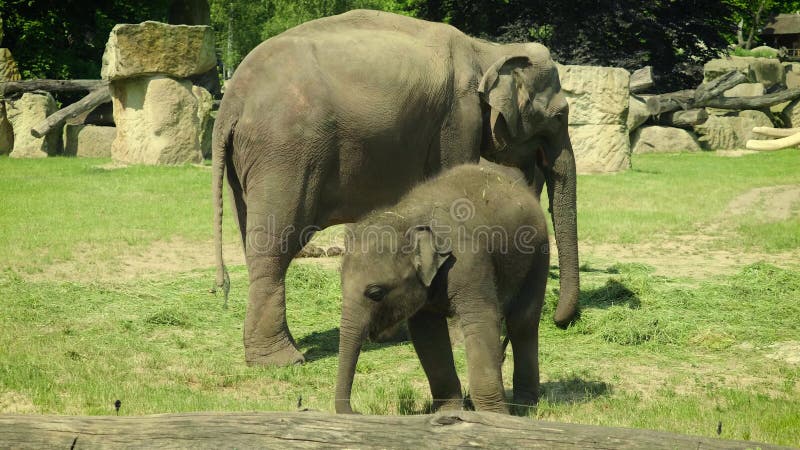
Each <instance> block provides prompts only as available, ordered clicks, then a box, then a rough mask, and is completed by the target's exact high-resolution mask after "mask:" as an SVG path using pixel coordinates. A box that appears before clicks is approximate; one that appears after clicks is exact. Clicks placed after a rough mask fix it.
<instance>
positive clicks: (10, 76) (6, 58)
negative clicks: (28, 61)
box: [0, 48, 22, 82]
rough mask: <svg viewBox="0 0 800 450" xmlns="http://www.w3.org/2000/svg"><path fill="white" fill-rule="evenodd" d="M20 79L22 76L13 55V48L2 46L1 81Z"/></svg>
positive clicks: (0, 61) (0, 53)
mask: <svg viewBox="0 0 800 450" xmlns="http://www.w3.org/2000/svg"><path fill="white" fill-rule="evenodd" d="M20 79H22V77H21V76H20V74H19V68H18V67H17V63H16V61H14V57H13V56H11V50H9V49H7V48H0V82H2V81H19V80H20Z"/></svg>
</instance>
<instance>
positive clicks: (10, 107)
mask: <svg viewBox="0 0 800 450" xmlns="http://www.w3.org/2000/svg"><path fill="white" fill-rule="evenodd" d="M57 110H58V107H57V106H56V101H55V99H53V96H52V95H50V94H49V93H44V94H40V93H33V92H26V93H25V94H22V97H20V98H19V99H18V100H6V114H7V115H8V121H9V122H11V126H12V127H13V129H14V150H13V151H12V152H11V157H12V158H43V157H45V156H47V155H54V154H56V153H58V151H59V150H60V147H61V145H60V144H61V129H60V128H58V129H56V130H53V131H51V132H50V133H48V134H47V135H46V136H44V137H42V138H35V137H33V135H32V134H31V128H33V127H34V126H36V125H38V124H39V122H41V121H43V120H44V119H46V118H47V116H49V115H50V114H53V113H54V112H56V111H57Z"/></svg>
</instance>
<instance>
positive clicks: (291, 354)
mask: <svg viewBox="0 0 800 450" xmlns="http://www.w3.org/2000/svg"><path fill="white" fill-rule="evenodd" d="M245 361H246V362H247V365H248V366H293V365H299V364H303V363H304V362H306V358H305V357H304V356H303V354H302V353H300V351H298V350H297V349H296V348H295V347H294V345H291V344H289V345H287V346H285V347H283V348H281V349H279V350H276V351H272V352H261V351H259V350H258V349H249V348H245Z"/></svg>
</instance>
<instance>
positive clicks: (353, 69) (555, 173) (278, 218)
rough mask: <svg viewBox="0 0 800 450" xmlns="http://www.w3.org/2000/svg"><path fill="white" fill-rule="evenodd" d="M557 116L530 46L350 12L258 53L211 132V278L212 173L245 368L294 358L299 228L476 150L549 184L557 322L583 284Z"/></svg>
mask: <svg viewBox="0 0 800 450" xmlns="http://www.w3.org/2000/svg"><path fill="white" fill-rule="evenodd" d="M567 114H568V106H567V102H566V100H565V98H564V95H563V93H562V92H561V88H560V84H559V80H558V73H557V71H556V67H555V65H554V63H553V61H552V60H551V59H550V55H549V52H548V51H547V49H546V48H545V47H543V46H541V45H538V44H510V45H497V44H492V43H489V42H486V41H481V40H478V39H474V38H471V37H468V36H466V35H465V34H463V33H461V32H459V31H458V30H456V29H455V28H453V27H451V26H449V25H444V24H439V23H431V22H426V21H421V20H417V19H412V18H409V17H404V16H399V15H394V14H390V13H383V12H377V11H363V10H359V11H351V12H348V13H345V14H342V15H339V16H334V17H329V18H325V19H319V20H315V21H312V22H308V23H305V24H303V25H300V26H298V27H296V28H293V29H291V30H289V31H287V32H285V33H283V34H281V35H279V36H276V37H274V38H272V39H269V40H268V41H266V42H264V43H262V44H261V45H259V46H258V47H256V48H255V49H254V50H253V51H252V52H251V53H250V54H249V55H248V56H247V57H246V58H245V59H244V61H242V63H241V65H240V66H239V67H238V69H237V70H236V73H235V74H234V76H233V78H232V79H231V80H230V81H229V82H228V83H227V85H226V93H225V97H224V98H223V100H222V104H221V105H220V109H219V113H218V116H217V120H216V123H215V126H214V135H213V193H214V210H215V219H214V232H215V244H216V258H217V266H218V270H217V285H218V286H223V285H225V286H224V287H225V289H226V290H227V283H226V278H225V272H224V266H223V263H222V244H221V239H222V238H221V227H222V177H223V173H224V174H226V175H227V178H228V184H229V185H230V188H231V191H232V199H233V202H232V203H233V209H234V214H235V215H236V217H237V219H238V223H239V229H240V231H241V234H242V240H243V242H244V245H245V254H246V260H247V268H248V274H249V278H250V291H249V301H248V305H247V316H246V318H245V323H244V347H245V359H246V360H247V362H248V363H249V364H276V365H285V364H292V363H300V362H302V361H303V360H304V359H303V355H302V354H301V353H300V352H298V351H297V349H296V346H295V343H294V340H293V338H292V336H291V334H290V332H289V329H288V327H287V324H286V305H285V284H284V277H285V275H286V270H287V268H288V266H289V263H290V261H291V259H292V258H293V256H294V255H295V254H296V253H297V252H298V251H299V250H300V249H301V248H302V246H303V245H304V244H305V242H306V241H307V239H308V238H309V237H310V234H311V233H301V231H302V230H307V229H308V228H307V227H310V226H313V227H317V229H319V228H324V227H327V226H330V225H333V224H338V223H352V222H355V221H357V220H358V219H359V217H361V216H363V215H364V214H366V213H368V212H369V211H371V210H373V209H375V208H378V207H381V206H386V205H390V204H392V203H394V202H396V201H397V200H398V199H399V198H400V197H401V196H402V195H403V194H404V193H406V192H408V190H409V189H410V188H411V187H412V186H414V185H415V184H417V183H418V182H420V181H423V180H425V179H427V178H429V177H431V176H433V175H435V174H436V173H438V172H439V171H441V170H442V169H445V168H448V167H453V166H455V165H458V164H462V163H467V162H477V161H478V159H479V157H480V156H483V157H485V158H486V159H488V160H491V161H495V162H499V163H501V164H505V165H510V166H516V167H519V168H520V169H522V171H523V173H524V174H525V176H526V178H527V181H528V182H533V180H534V177H535V174H536V173H537V171H539V173H541V174H542V175H543V180H545V181H546V182H547V188H548V192H549V194H550V198H551V199H552V200H551V205H550V207H551V210H552V215H553V222H554V225H555V237H556V240H557V244H558V253H559V264H560V270H561V273H560V276H561V280H560V281H561V291H560V295H561V297H560V299H559V304H558V308H557V311H556V315H555V320H556V323H558V324H559V325H561V326H566V325H567V324H568V323H569V321H570V320H571V319H572V318H573V316H574V315H575V312H576V307H577V298H578V289H579V283H578V244H577V231H576V210H575V160H574V157H573V151H572V146H571V143H570V139H569V135H568V133H567ZM537 188H538V191H541V188H542V184H541V183H539V184H538V185H537Z"/></svg>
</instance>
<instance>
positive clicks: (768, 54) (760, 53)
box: [732, 48, 778, 58]
mask: <svg viewBox="0 0 800 450" xmlns="http://www.w3.org/2000/svg"><path fill="white" fill-rule="evenodd" d="M732 54H733V56H752V57H755V58H777V57H778V52H776V51H772V50H766V49H763V50H756V51H753V50H747V49H744V48H735V49H734V50H733V52H732Z"/></svg>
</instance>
